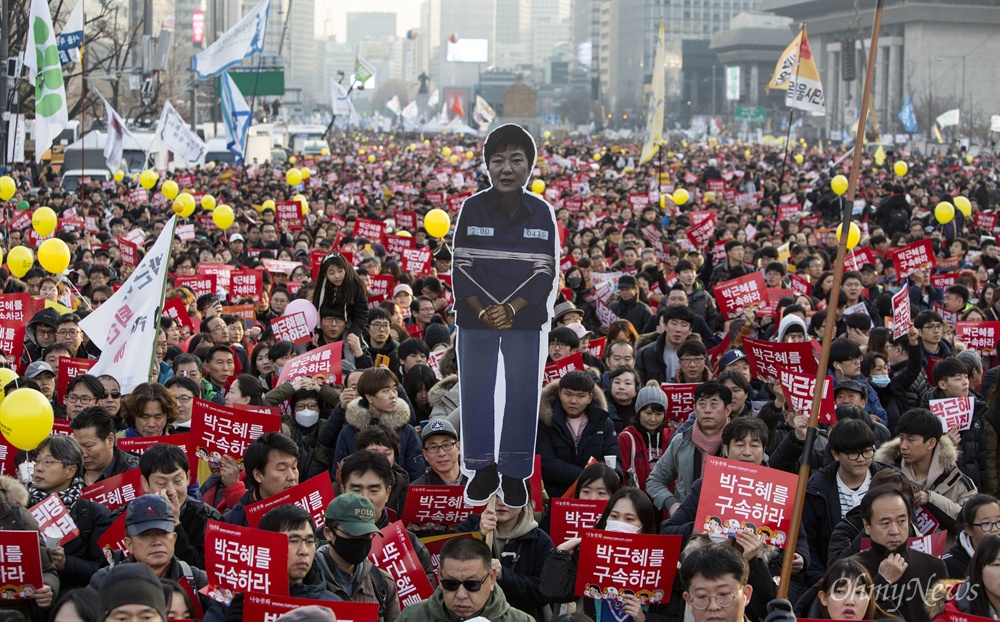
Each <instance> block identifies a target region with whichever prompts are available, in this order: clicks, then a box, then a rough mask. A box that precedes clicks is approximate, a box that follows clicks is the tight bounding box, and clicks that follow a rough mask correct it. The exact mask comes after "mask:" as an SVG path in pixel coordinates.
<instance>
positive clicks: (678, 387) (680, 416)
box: [660, 382, 698, 421]
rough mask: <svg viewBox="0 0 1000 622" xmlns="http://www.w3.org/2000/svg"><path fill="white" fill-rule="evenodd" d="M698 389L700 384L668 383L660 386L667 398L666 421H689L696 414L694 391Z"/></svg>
mask: <svg viewBox="0 0 1000 622" xmlns="http://www.w3.org/2000/svg"><path fill="white" fill-rule="evenodd" d="M697 388H698V383H677V384H674V383H668V382H664V383H663V384H661V385H660V389H662V390H663V393H665V394H666V396H667V414H666V419H667V420H668V421H669V420H674V421H687V419H688V417H689V416H690V415H691V413H692V412H694V390H695V389H697Z"/></svg>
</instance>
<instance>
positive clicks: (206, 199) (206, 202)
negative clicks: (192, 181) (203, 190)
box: [201, 194, 215, 211]
mask: <svg viewBox="0 0 1000 622" xmlns="http://www.w3.org/2000/svg"><path fill="white" fill-rule="evenodd" d="M201 206H202V207H203V208H205V209H207V210H208V211H212V210H214V209H215V197H213V196H212V195H210V194H206V195H205V196H203V197H201Z"/></svg>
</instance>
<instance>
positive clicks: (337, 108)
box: [331, 82, 354, 117]
mask: <svg viewBox="0 0 1000 622" xmlns="http://www.w3.org/2000/svg"><path fill="white" fill-rule="evenodd" d="M332 90H333V92H332V93H331V99H332V100H333V115H334V116H335V117H341V116H343V117H350V116H351V113H352V112H353V111H354V104H352V103H351V99H350V97H348V94H347V89H345V88H344V85H343V84H340V83H338V82H334V83H333V89H332Z"/></svg>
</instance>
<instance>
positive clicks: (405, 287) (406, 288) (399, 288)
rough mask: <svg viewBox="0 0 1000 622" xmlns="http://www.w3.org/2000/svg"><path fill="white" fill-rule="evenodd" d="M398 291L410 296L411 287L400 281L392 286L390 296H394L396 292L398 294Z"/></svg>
mask: <svg viewBox="0 0 1000 622" xmlns="http://www.w3.org/2000/svg"><path fill="white" fill-rule="evenodd" d="M400 292H403V293H407V294H409V295H411V296H412V295H413V288H412V287H410V286H409V285H407V284H406V283H400V284H399V285H397V286H396V287H394V288H393V290H392V297H393V298H395V297H396V294H399V293H400Z"/></svg>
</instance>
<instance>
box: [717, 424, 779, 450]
mask: <svg viewBox="0 0 1000 622" xmlns="http://www.w3.org/2000/svg"><path fill="white" fill-rule="evenodd" d="M748 436H749V437H750V438H751V439H753V440H755V441H760V444H761V445H763V446H764V447H767V437H768V430H767V424H766V423H764V422H763V421H762V420H760V419H758V418H756V417H736V418H735V419H733V420H732V421H730V422H729V423H727V424H726V427H724V428H722V446H723V447H729V443H731V442H733V441H742V440H743V439H745V438H746V437H748Z"/></svg>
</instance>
